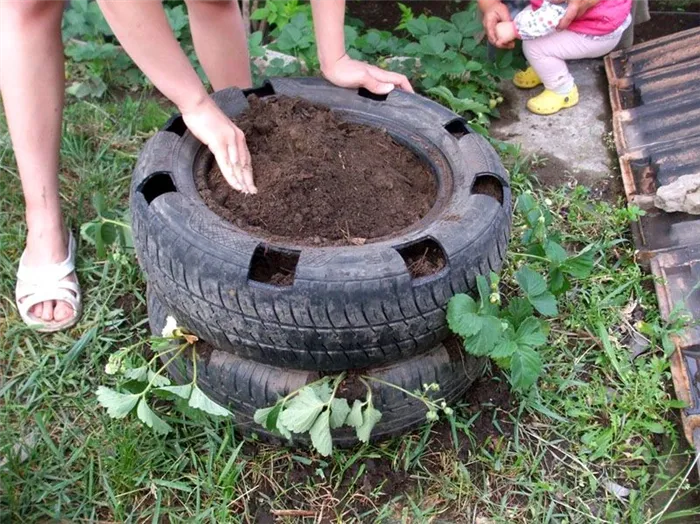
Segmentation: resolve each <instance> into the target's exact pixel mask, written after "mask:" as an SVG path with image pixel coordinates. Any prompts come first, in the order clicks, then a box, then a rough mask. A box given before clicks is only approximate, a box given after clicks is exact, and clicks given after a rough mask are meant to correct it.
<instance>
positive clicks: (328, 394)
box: [254, 373, 454, 457]
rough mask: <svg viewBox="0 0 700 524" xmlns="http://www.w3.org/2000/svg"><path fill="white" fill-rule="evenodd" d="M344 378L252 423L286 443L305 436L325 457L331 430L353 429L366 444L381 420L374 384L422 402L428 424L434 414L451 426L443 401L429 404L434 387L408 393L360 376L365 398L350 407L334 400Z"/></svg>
mask: <svg viewBox="0 0 700 524" xmlns="http://www.w3.org/2000/svg"><path fill="white" fill-rule="evenodd" d="M346 377H347V375H346V373H341V374H340V375H337V376H327V377H323V378H322V379H320V380H317V381H316V382H312V383H310V384H307V385H306V386H304V387H302V388H300V389H297V390H295V391H292V392H291V393H290V394H289V395H287V396H286V397H284V398H282V399H280V400H278V401H277V403H275V405H273V406H270V407H267V408H263V409H258V410H257V411H256V412H255V416H254V420H255V422H257V423H258V424H260V425H261V426H263V427H264V428H265V429H267V430H268V431H270V432H272V433H274V434H277V435H280V436H282V437H285V438H287V439H290V440H291V439H292V438H293V435H294V434H304V433H308V434H309V437H310V439H311V445H312V446H313V448H314V449H315V450H316V451H317V452H318V453H319V454H320V455H322V456H324V457H326V456H329V455H330V454H331V453H332V451H333V437H332V434H331V430H333V429H338V428H341V427H343V426H348V427H351V428H354V430H355V434H356V435H357V438H358V440H360V441H361V442H365V443H367V442H369V439H370V436H371V434H372V430H373V429H374V427H375V425H376V424H377V423H378V422H379V421H380V420H381V418H382V414H381V412H380V411H379V410H377V409H376V408H375V407H374V404H373V402H372V388H371V387H370V384H369V383H370V382H375V383H379V384H382V385H384V386H387V387H391V388H394V389H397V390H399V391H401V392H402V393H404V394H406V395H407V396H409V397H412V398H414V399H417V400H419V401H420V402H422V403H423V404H424V405H425V407H426V409H427V412H426V420H427V421H428V422H431V423H432V422H435V421H437V420H438V419H439V415H438V413H439V412H443V413H444V414H445V415H446V416H447V418H448V419H449V420H450V422H451V423H452V425H453V426H454V416H453V411H452V408H450V407H449V406H448V405H447V403H446V402H445V401H444V400H443V399H439V400H433V399H432V398H431V397H430V396H429V394H430V393H431V392H436V391H439V390H440V386H439V385H438V384H423V391H414V392H410V391H407V390H405V389H404V388H401V387H399V386H397V385H395V384H392V383H390V382H386V381H384V380H381V379H378V378H376V377H371V376H365V375H362V376H360V377H359V380H360V381H361V382H362V384H363V385H364V386H365V388H366V391H367V394H366V397H365V399H364V400H359V399H355V401H354V402H353V404H352V407H351V406H350V404H349V403H348V401H347V399H344V398H340V397H338V396H337V393H338V388H339V387H340V385H341V384H342V383H343V381H344V380H345V379H346Z"/></svg>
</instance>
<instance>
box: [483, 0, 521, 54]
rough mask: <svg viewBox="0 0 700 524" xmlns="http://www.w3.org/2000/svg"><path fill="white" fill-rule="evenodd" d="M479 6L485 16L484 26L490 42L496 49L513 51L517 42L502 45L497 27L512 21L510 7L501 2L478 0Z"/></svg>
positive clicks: (496, 0) (498, 0)
mask: <svg viewBox="0 0 700 524" xmlns="http://www.w3.org/2000/svg"><path fill="white" fill-rule="evenodd" d="M478 5H479V9H481V12H482V13H483V15H484V19H483V24H484V29H486V37H487V38H488V40H489V42H491V44H492V45H494V46H496V47H500V48H503V49H512V48H513V47H514V46H515V42H512V41H511V42H508V43H506V44H503V43H500V42H499V41H498V35H497V34H496V25H497V24H498V23H500V22H511V21H512V18H511V17H510V11H508V7H507V6H506V5H505V4H504V3H503V2H501V0H478Z"/></svg>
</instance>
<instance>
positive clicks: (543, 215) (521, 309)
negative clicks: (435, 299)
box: [447, 191, 595, 391]
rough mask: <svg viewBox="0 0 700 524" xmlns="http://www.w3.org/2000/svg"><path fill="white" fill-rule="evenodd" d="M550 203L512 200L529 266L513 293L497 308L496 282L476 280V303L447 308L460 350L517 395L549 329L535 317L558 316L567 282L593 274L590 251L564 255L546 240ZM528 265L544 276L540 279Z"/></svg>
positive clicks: (532, 373) (457, 301)
mask: <svg viewBox="0 0 700 524" xmlns="http://www.w3.org/2000/svg"><path fill="white" fill-rule="evenodd" d="M551 205H552V203H551V202H550V201H548V200H547V199H545V202H544V205H541V204H539V203H538V202H537V200H536V199H535V198H534V196H533V194H532V192H531V191H526V192H525V193H523V194H522V195H521V196H520V197H519V198H518V203H517V206H516V208H517V210H518V212H519V214H520V217H521V219H522V221H523V222H524V223H523V225H522V227H521V230H522V236H521V241H522V245H523V247H524V248H525V253H522V254H521V256H522V257H524V258H526V259H527V260H529V261H532V264H530V263H527V264H522V265H521V266H520V268H519V269H518V270H517V271H516V272H515V274H514V275H513V277H514V280H515V283H516V284H517V290H518V291H519V293H518V294H517V295H513V296H511V297H510V299H509V301H508V305H507V306H506V307H502V305H501V303H502V297H501V293H500V292H499V283H500V278H499V277H498V275H496V274H494V273H491V275H490V277H489V280H487V279H486V277H484V276H481V275H480V276H478V277H477V289H478V295H479V297H478V301H477V300H474V299H473V298H472V297H470V296H468V295H465V294H458V295H455V296H454V297H453V298H452V299H451V300H450V302H449V304H448V308H447V321H448V325H449V327H450V329H451V330H452V331H453V332H454V333H456V334H457V335H459V336H461V337H462V339H463V341H464V349H465V351H467V352H468V353H470V354H472V355H475V356H487V357H490V358H491V359H493V360H494V361H495V362H496V363H497V364H498V365H499V366H500V367H502V368H504V369H507V370H508V371H509V372H510V383H511V385H512V387H513V388H514V389H516V390H518V391H526V390H528V389H529V388H531V387H532V386H533V385H534V384H535V383H536V382H537V379H538V378H539V376H540V374H541V372H542V359H541V357H540V355H539V354H538V352H537V348H539V347H541V346H544V345H545V344H546V343H547V338H548V332H549V326H548V324H547V322H545V321H544V320H543V319H542V318H540V317H538V316H536V314H538V315H540V316H541V317H550V318H551V317H556V316H557V315H558V314H559V309H558V303H557V297H558V296H560V295H562V294H563V293H564V292H566V291H567V290H568V289H570V288H571V279H585V278H588V277H589V276H590V274H591V271H592V269H593V261H594V260H593V259H594V252H595V249H594V246H593V245H589V246H586V247H585V248H583V249H582V250H581V251H580V252H579V253H578V254H575V255H570V254H569V253H568V252H567V251H566V250H565V249H564V248H563V247H562V245H561V244H560V243H559V242H558V240H559V237H558V235H555V234H551V233H550V231H549V226H551V224H552V221H553V217H552V214H551V212H550V211H549V206H551ZM534 264H539V265H541V266H544V267H546V268H547V270H548V278H547V279H545V277H543V276H542V274H540V273H539V272H538V271H537V270H536V269H534V268H533V265H534Z"/></svg>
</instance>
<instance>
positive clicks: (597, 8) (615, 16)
mask: <svg viewBox="0 0 700 524" xmlns="http://www.w3.org/2000/svg"><path fill="white" fill-rule="evenodd" d="M543 1H544V0H530V5H531V6H532V9H533V11H534V10H537V9H539V7H540V6H541V5H542V2H543ZM631 10H632V0H600V2H598V3H597V4H596V5H594V6H593V7H591V8H590V9H589V10H588V11H586V13H585V14H584V15H583V16H582V17H581V18H579V19H577V20H574V21H573V22H571V25H569V27H568V29H569V30H570V31H573V32H575V33H582V34H585V35H595V36H599V35H607V34H609V33H612V32H613V31H615V29H617V28H618V27H620V26H621V25H622V23H623V22H624V21H625V18H627V15H629V14H630V12H631Z"/></svg>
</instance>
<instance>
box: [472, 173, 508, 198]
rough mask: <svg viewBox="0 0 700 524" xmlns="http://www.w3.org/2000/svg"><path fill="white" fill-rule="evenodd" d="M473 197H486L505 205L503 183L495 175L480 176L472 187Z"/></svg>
mask: <svg viewBox="0 0 700 524" xmlns="http://www.w3.org/2000/svg"><path fill="white" fill-rule="evenodd" d="M472 194H473V195H486V196H490V197H491V198H495V199H496V200H498V203H499V204H501V205H503V182H501V179H500V178H498V177H497V176H494V175H479V176H477V177H476V180H474V184H473V185H472Z"/></svg>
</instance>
